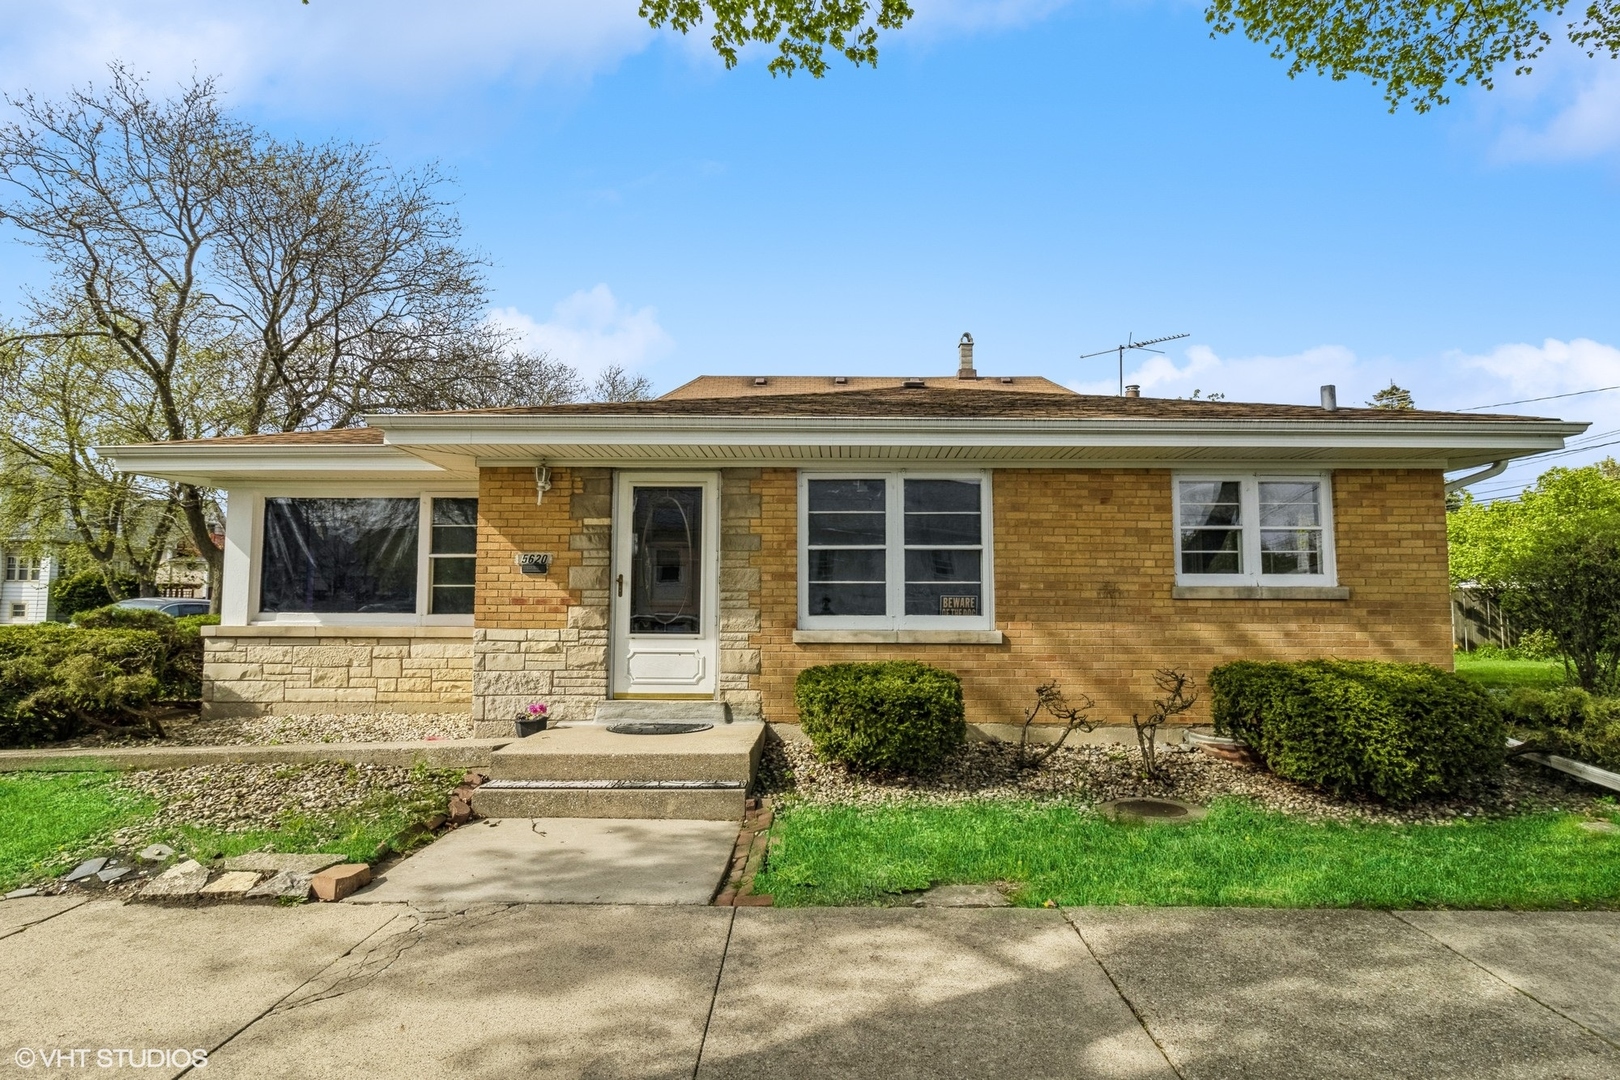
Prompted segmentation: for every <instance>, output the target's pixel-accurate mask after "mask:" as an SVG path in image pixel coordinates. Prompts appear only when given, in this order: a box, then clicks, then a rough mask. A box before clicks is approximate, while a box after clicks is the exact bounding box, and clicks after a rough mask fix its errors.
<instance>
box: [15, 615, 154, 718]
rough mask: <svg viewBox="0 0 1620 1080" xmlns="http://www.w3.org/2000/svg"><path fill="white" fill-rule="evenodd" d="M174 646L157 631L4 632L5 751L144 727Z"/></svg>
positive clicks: (50, 626)
mask: <svg viewBox="0 0 1620 1080" xmlns="http://www.w3.org/2000/svg"><path fill="white" fill-rule="evenodd" d="M167 648H168V647H167V645H166V643H165V642H164V640H163V638H162V636H161V635H159V634H157V633H156V632H154V631H151V630H81V629H78V628H76V627H69V626H61V625H58V624H54V623H42V624H39V625H35V626H8V627H3V628H0V746H32V745H36V744H38V743H42V742H50V741H52V740H55V739H66V738H71V737H73V736H75V735H78V734H80V733H81V732H82V731H84V730H85V729H86V728H89V727H93V726H97V725H117V724H130V723H138V722H140V721H141V720H142V717H141V712H142V710H144V709H146V708H147V707H148V706H149V705H151V704H152V702H154V701H156V700H158V698H159V696H160V692H161V690H162V683H161V682H160V680H159V678H158V676H157V674H156V672H158V671H160V670H162V669H163V668H164V666H165V655H166V653H167Z"/></svg>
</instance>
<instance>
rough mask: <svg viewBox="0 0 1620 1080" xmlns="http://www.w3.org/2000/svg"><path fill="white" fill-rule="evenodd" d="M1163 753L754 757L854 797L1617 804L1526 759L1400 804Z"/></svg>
mask: <svg viewBox="0 0 1620 1080" xmlns="http://www.w3.org/2000/svg"><path fill="white" fill-rule="evenodd" d="M1159 760H1160V762H1161V764H1162V766H1163V769H1164V772H1165V779H1164V780H1163V781H1162V782H1147V781H1144V780H1143V779H1142V778H1141V776H1140V763H1141V755H1140V753H1139V752H1138V751H1137V750H1136V748H1135V747H1127V746H1124V745H1118V744H1115V745H1085V746H1074V747H1063V748H1062V749H1059V750H1058V751H1056V752H1055V753H1054V754H1053V755H1052V756H1051V757H1049V758H1047V759H1046V761H1044V762H1043V763H1042V764H1041V765H1040V766H1039V767H1038V768H1035V769H1030V770H1027V771H1020V770H1019V768H1018V766H1017V748H1016V747H1014V746H1012V745H1011V744H1008V743H999V742H977V743H968V744H967V745H966V746H964V747H963V748H962V749H961V750H959V751H958V752H957V753H956V754H954V755H953V756H952V757H951V758H950V759H949V760H948V761H947V762H946V763H945V765H944V766H943V767H942V768H941V769H940V771H939V772H938V773H935V774H934V775H932V776H927V777H896V778H875V777H868V776H860V775H857V774H854V773H851V772H850V771H849V770H848V769H846V768H845V767H844V766H842V765H839V764H836V763H832V762H824V761H818V760H817V759H816V756H815V752H814V750H813V749H812V748H811V747H810V745H809V744H808V743H803V742H792V743H788V742H783V741H782V740H780V739H776V738H772V739H770V740H768V741H767V742H766V745H765V749H764V754H763V756H762V759H761V761H760V774H759V785H760V789H761V793H762V794H767V795H775V796H777V797H779V798H783V799H786V800H788V801H802V802H810V803H819V804H824V805H833V804H838V805H859V806H878V805H884V804H892V803H897V802H929V803H955V802H965V801H968V800H973V799H1029V800H1061V801H1065V802H1071V803H1076V804H1079V805H1095V804H1096V803H1101V802H1106V801H1108V800H1109V799H1119V798H1126V797H1129V796H1137V795H1170V796H1174V797H1176V798H1178V799H1185V800H1187V801H1189V802H1194V803H1199V804H1203V805H1207V804H1208V803H1209V802H1210V800H1211V799H1214V798H1216V797H1218V796H1222V795H1236V796H1243V797H1246V798H1249V799H1252V800H1253V801H1255V802H1256V803H1258V804H1259V805H1261V806H1263V807H1265V808H1266V809H1269V810H1276V811H1280V812H1282V813H1287V814H1292V815H1296V816H1300V817H1305V818H1311V819H1317V820H1341V821H1348V820H1358V821H1373V822H1385V823H1402V822H1404V823H1417V822H1442V821H1449V820H1453V819H1456V818H1471V817H1506V816H1510V815H1515V814H1524V813H1532V812H1536V811H1543V810H1567V811H1572V812H1575V813H1586V814H1599V813H1605V812H1608V811H1612V810H1613V807H1614V802H1613V800H1612V798H1609V797H1607V796H1605V795H1604V794H1602V793H1601V792H1599V791H1598V789H1596V788H1592V787H1590V786H1588V785H1586V784H1582V783H1581V782H1580V781H1577V780H1574V779H1573V778H1571V777H1565V776H1563V775H1562V774H1560V773H1556V772H1553V771H1552V770H1549V769H1546V768H1544V767H1542V766H1540V765H1536V764H1533V763H1531V762H1524V761H1513V762H1510V763H1509V764H1508V766H1507V767H1506V768H1504V769H1503V770H1502V777H1501V780H1500V781H1499V782H1498V783H1495V784H1493V785H1490V786H1489V787H1488V788H1487V789H1485V790H1483V791H1481V792H1479V793H1478V795H1477V796H1476V797H1474V798H1467V799H1448V800H1435V801H1428V802H1422V803H1417V804H1415V805H1413V806H1410V807H1403V808H1396V807H1391V806H1387V805H1385V804H1383V803H1380V802H1376V801H1372V800H1368V801H1340V800H1337V799H1334V798H1332V797H1331V796H1328V795H1324V794H1322V793H1321V792H1318V791H1315V790H1313V789H1311V788H1308V787H1305V786H1304V785H1301V784H1296V783H1294V782H1293V781H1290V780H1284V779H1282V778H1280V777H1277V776H1274V775H1272V774H1271V773H1269V772H1266V771H1265V770H1263V769H1254V768H1249V767H1246V766H1243V765H1234V764H1231V763H1229V762H1225V761H1218V760H1216V759H1214V758H1212V757H1210V756H1209V755H1207V754H1203V753H1201V752H1199V751H1198V750H1196V749H1194V748H1192V747H1179V746H1176V747H1165V748H1163V749H1161V750H1160V752H1159Z"/></svg>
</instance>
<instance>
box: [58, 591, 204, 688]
mask: <svg viewBox="0 0 1620 1080" xmlns="http://www.w3.org/2000/svg"><path fill="white" fill-rule="evenodd" d="M73 622H74V624H75V625H76V626H80V627H83V628H84V629H86V630H150V631H151V632H153V633H154V634H157V635H158V636H159V637H161V638H162V639H163V645H164V653H163V659H162V662H161V663H160V664H159V665H158V667H157V668H156V669H154V670H153V672H152V674H153V675H154V676H156V677H157V680H158V683H159V685H160V690H159V695H158V696H159V697H161V698H164V699H176V700H190V699H192V698H195V697H197V696H198V695H199V694H201V693H202V663H203V646H202V635H201V633H200V632H199V631H198V628H199V627H202V626H217V625H218V624H219V616H218V615H188V616H187V617H185V618H183V619H176V618H175V617H174V616H172V615H165V614H163V612H161V611H152V610H150V609H146V608H122V607H118V606H117V605H113V606H111V607H102V608H96V609H95V610H94V611H84V612H80V613H79V615H78V616H77V617H76V618H75V619H74V620H73Z"/></svg>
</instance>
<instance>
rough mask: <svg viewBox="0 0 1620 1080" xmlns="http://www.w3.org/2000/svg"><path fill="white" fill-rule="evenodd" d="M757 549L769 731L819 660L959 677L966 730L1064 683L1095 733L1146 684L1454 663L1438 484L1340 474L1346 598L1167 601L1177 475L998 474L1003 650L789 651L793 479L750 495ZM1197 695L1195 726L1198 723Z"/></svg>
mask: <svg viewBox="0 0 1620 1080" xmlns="http://www.w3.org/2000/svg"><path fill="white" fill-rule="evenodd" d="M754 485H755V490H756V491H757V492H758V493H759V495H760V496H761V511H762V517H761V519H760V521H759V525H758V528H759V530H760V532H761V534H762V536H763V543H762V545H761V547H760V550H759V551H757V552H755V553H754V554H753V562H754V565H755V566H756V567H758V568H759V570H760V577H761V596H762V601H761V606H762V612H761V625H760V630H759V632H758V633H757V634H755V635H754V639H753V640H754V642H755V643H756V647H757V648H758V649H759V650H760V655H761V663H760V670H761V674H760V675H758V676H757V677H756V683H757V686H758V688H759V689H760V690H761V691H762V692H763V707H764V712H765V716H766V718H767V719H769V720H772V721H776V722H793V721H796V720H797V713H796V711H795V710H794V707H793V680H794V677H795V676H796V675H797V674H798V672H799V671H800V670H801V669H802V668H805V667H808V666H810V665H813V664H822V663H832V662H837V661H846V660H876V659H915V660H921V661H924V662H926V663H930V664H935V665H938V666H940V667H944V668H948V669H950V670H952V671H954V672H956V673H957V674H958V675H959V676H961V678H962V685H963V691H964V694H965V696H966V699H967V718H968V721H969V722H970V723H1012V722H1017V721H1019V720H1021V712H1022V710H1023V709H1025V708H1026V707H1028V705H1029V703H1030V702H1031V701H1032V700H1033V698H1034V690H1035V688H1036V687H1037V686H1038V685H1040V684H1041V683H1043V682H1046V681H1048V680H1051V679H1054V678H1055V679H1057V680H1059V681H1060V683H1061V685H1062V687H1063V689H1064V690H1065V691H1066V692H1068V693H1069V694H1070V695H1071V697H1073V696H1076V695H1077V694H1079V693H1081V692H1083V693H1086V694H1089V695H1090V696H1091V697H1093V698H1094V699H1095V700H1096V702H1097V707H1096V709H1095V710H1094V711H1093V719H1099V720H1102V721H1104V722H1109V723H1128V722H1129V719H1130V715H1131V713H1132V712H1133V711H1135V712H1145V711H1146V709H1145V706H1146V705H1147V703H1148V701H1149V699H1150V698H1151V697H1152V694H1153V682H1152V676H1153V672H1154V670H1155V669H1157V668H1162V667H1175V668H1180V669H1183V670H1186V671H1189V672H1191V673H1192V674H1193V676H1194V678H1195V679H1196V680H1197V682H1198V684H1199V685H1200V686H1201V687H1202V686H1204V685H1205V683H1206V681H1207V678H1208V675H1209V671H1210V669H1211V668H1213V667H1215V666H1217V665H1219V664H1221V663H1224V662H1226V661H1228V660H1236V659H1249V658H1255V659H1266V658H1270V659H1303V658H1309V657H1324V656H1331V657H1343V658H1358V659H1382V660H1404V661H1423V662H1428V663H1434V664H1439V665H1441V666H1444V667H1447V668H1449V667H1450V666H1451V621H1450V620H1451V614H1450V592H1449V588H1450V586H1449V582H1448V579H1447V570H1446V525H1445V489H1444V481H1443V477H1442V475H1441V473H1439V472H1438V471H1432V470H1380V471H1360V470H1348V471H1340V472H1336V473H1335V474H1334V476H1333V504H1334V520H1335V542H1336V547H1337V556H1338V577H1339V584H1340V585H1344V586H1348V587H1349V589H1350V599H1349V600H1177V599H1173V598H1172V596H1171V589H1172V586H1173V585H1174V584H1175V546H1174V545H1175V538H1174V532H1173V529H1174V522H1173V516H1172V510H1171V473H1170V471H1169V470H1145V469H999V470H996V471H995V474H994V477H993V490H994V516H995V584H996V592H995V614H996V626H997V628H998V629H1000V630H1002V631H1003V632H1004V634H1005V641H1004V643H1003V644H1001V645H995V646H990V645H844V644H837V645H828V644H815V645H796V644H794V642H793V631H794V629H795V626H796V623H797V617H798V616H797V589H798V570H797V558H798V540H797V536H796V530H797V520H798V511H797V499H798V482H797V472H796V470H793V469H767V470H764V471H763V473H762V475H761V476H760V478H759V479H758V480H756V481H755V482H754ZM1207 710H1208V701H1207V695H1206V697H1205V699H1204V700H1203V701H1201V702H1200V703H1199V706H1198V708H1197V709H1196V710H1195V712H1194V714H1193V715H1192V720H1193V722H1200V721H1205V720H1207V717H1208V711H1207Z"/></svg>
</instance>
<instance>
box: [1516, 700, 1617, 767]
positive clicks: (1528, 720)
mask: <svg viewBox="0 0 1620 1080" xmlns="http://www.w3.org/2000/svg"><path fill="white" fill-rule="evenodd" d="M1502 712H1503V715H1504V716H1505V717H1506V718H1507V722H1508V723H1509V724H1510V725H1512V727H1513V733H1514V735H1516V736H1517V737H1518V738H1521V739H1523V740H1524V741H1525V742H1526V743H1527V744H1528V745H1527V747H1526V749H1530V750H1536V751H1540V752H1542V753H1548V754H1562V755H1563V756H1564V757H1572V758H1576V759H1578V760H1580V761H1585V762H1587V763H1588V764H1592V765H1596V766H1598V767H1600V768H1604V769H1620V698H1612V697H1598V696H1597V695H1595V694H1589V693H1587V692H1586V691H1585V690H1582V689H1580V688H1579V687H1574V686H1566V687H1560V688H1559V689H1557V690H1532V689H1526V688H1521V689H1518V690H1514V691H1513V692H1512V693H1511V694H1508V695H1507V696H1506V697H1505V698H1503V699H1502Z"/></svg>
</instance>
